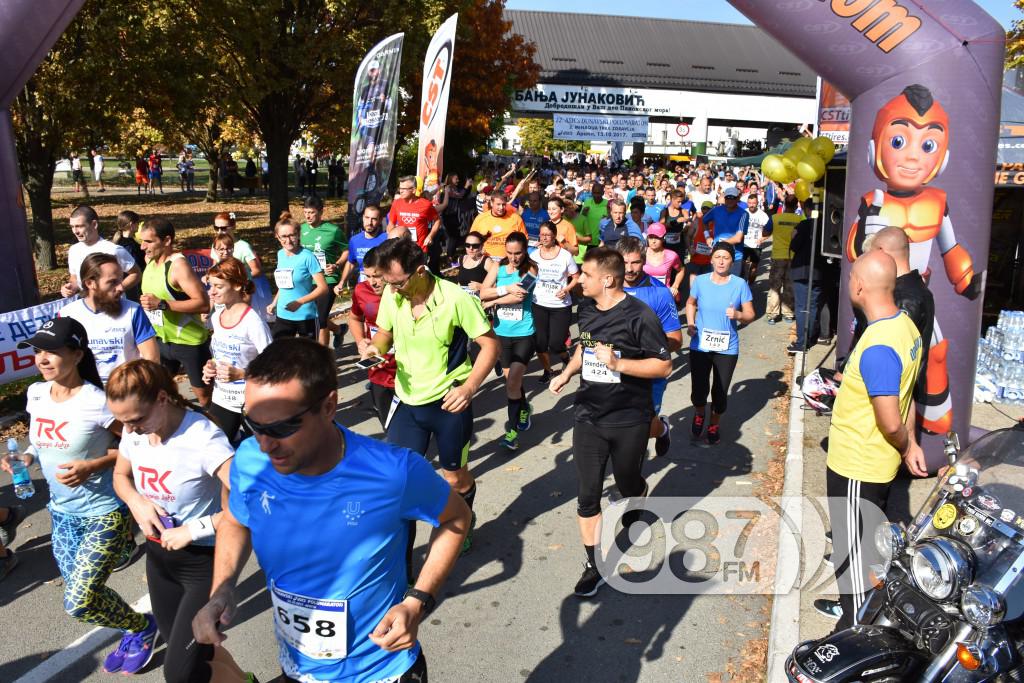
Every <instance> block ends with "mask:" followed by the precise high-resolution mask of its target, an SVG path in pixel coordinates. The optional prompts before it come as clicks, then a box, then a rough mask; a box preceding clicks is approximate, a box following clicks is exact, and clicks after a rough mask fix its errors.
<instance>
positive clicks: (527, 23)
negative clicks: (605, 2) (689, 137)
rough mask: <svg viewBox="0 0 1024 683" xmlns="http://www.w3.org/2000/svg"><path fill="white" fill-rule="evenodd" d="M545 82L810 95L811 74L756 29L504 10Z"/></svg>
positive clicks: (733, 25)
mask: <svg viewBox="0 0 1024 683" xmlns="http://www.w3.org/2000/svg"><path fill="white" fill-rule="evenodd" d="M505 17H506V18H507V19H508V20H510V21H511V22H512V30H513V31H514V32H516V33H518V34H520V35H522V36H523V37H524V38H526V39H527V40H529V41H531V42H533V43H535V44H536V45H537V52H536V54H535V55H534V59H535V60H536V61H537V63H538V64H540V67H541V75H540V80H541V82H543V83H561V84H566V85H591V86H610V87H628V88H654V89H661V90H702V91H710V92H735V93H744V94H752V95H782V96H789V97H814V96H815V78H816V74H815V72H814V71H813V70H811V69H810V68H809V67H808V66H806V65H805V64H804V63H803V62H801V61H800V60H799V59H797V58H796V57H795V56H793V54H792V53H790V52H789V51H788V50H787V49H786V48H784V47H783V46H782V45H781V44H780V43H778V42H777V41H776V40H775V39H774V38H772V37H771V36H769V35H768V34H767V33H765V32H764V31H762V30H761V29H759V28H757V27H756V26H743V25H739V24H719V23H711V22H701V21H676V20H670V19H648V18H643V17H617V16H608V15H597V14H573V13H568V12H534V11H526V10H505Z"/></svg>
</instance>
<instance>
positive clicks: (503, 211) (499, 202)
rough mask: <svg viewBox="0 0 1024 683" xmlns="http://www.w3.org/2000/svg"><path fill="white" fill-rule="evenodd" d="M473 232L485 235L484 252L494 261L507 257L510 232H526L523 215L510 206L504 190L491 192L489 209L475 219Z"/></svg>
mask: <svg viewBox="0 0 1024 683" xmlns="http://www.w3.org/2000/svg"><path fill="white" fill-rule="evenodd" d="M472 231H473V232H477V233H479V234H481V235H483V236H484V252H485V253H486V254H487V256H488V257H490V259H491V260H492V261H500V260H501V259H503V258H504V257H505V237H506V236H507V235H508V234H509V233H510V232H521V233H523V234H524V235H525V234H526V226H525V225H524V224H523V219H522V217H521V216H520V215H519V214H518V213H516V212H515V211H514V210H512V209H510V208H509V207H508V201H507V200H506V198H505V193H504V191H502V190H494V191H493V192H491V201H490V203H489V209H488V210H487V211H484V212H483V213H482V214H480V215H479V216H477V217H476V218H475V219H474V220H473V227H472Z"/></svg>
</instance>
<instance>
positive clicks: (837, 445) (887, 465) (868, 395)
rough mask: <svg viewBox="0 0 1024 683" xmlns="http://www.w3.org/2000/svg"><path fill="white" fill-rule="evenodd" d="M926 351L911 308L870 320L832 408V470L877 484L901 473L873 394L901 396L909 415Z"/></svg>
mask: <svg viewBox="0 0 1024 683" xmlns="http://www.w3.org/2000/svg"><path fill="white" fill-rule="evenodd" d="M921 355H922V354H921V334H920V333H919V332H918V331H917V327H916V326H915V325H914V323H913V321H911V320H910V318H909V317H908V316H907V314H906V313H904V312H902V311H900V312H899V313H897V314H896V315H894V316H891V317H889V318H881V319H880V320H875V321H874V322H872V323H871V324H869V325H868V327H867V329H866V330H865V331H864V336H862V337H861V338H860V340H859V341H858V342H857V346H856V347H855V348H854V349H853V352H852V353H851V354H850V358H849V360H848V361H847V364H846V370H845V371H844V372H843V383H842V384H841V385H840V387H839V393H838V394H837V396H836V402H835V405H834V407H833V409H832V426H831V428H830V429H829V432H828V460H827V461H826V462H827V465H828V468H829V469H830V470H832V471H833V472H835V473H836V474H839V475H841V476H843V477H846V478H847V479H854V480H856V481H864V482H870V483H874V484H885V483H888V482H890V481H892V480H893V479H895V478H896V472H897V470H898V469H899V466H900V454H899V452H897V450H896V449H895V448H893V447H892V445H891V444H890V443H889V442H888V441H886V440H885V436H884V435H883V434H882V432H881V431H879V429H878V425H877V423H876V422H875V412H874V409H873V408H872V406H871V399H872V398H875V397H878V396H898V397H899V403H900V416H901V417H902V418H903V420H906V419H907V415H908V413H909V411H910V409H911V407H912V402H913V390H914V382H915V380H916V379H917V373H918V370H919V368H920V366H921Z"/></svg>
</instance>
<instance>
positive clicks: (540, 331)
mask: <svg viewBox="0 0 1024 683" xmlns="http://www.w3.org/2000/svg"><path fill="white" fill-rule="evenodd" d="M571 322H572V306H565V307H564V308H545V307H544V306H538V305H536V304H534V305H533V328H534V330H535V332H534V338H535V339H536V340H537V353H555V354H561V353H565V340H566V339H568V338H569V324H570V323H571Z"/></svg>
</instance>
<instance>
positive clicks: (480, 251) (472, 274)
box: [452, 231, 498, 297]
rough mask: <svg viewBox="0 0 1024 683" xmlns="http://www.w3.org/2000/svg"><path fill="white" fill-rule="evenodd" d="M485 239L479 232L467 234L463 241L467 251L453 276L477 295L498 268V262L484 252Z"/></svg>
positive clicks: (457, 281)
mask: <svg viewBox="0 0 1024 683" xmlns="http://www.w3.org/2000/svg"><path fill="white" fill-rule="evenodd" d="M484 241H485V238H484V236H483V235H481V234H480V233H478V232H475V231H474V232H471V233H469V234H468V235H466V241H465V242H463V246H464V247H466V253H465V255H464V256H463V257H462V258H461V259H460V260H459V262H458V266H459V270H458V272H457V273H456V274H455V276H454V277H453V278H452V280H454V281H455V283H456V284H458V285H459V287H462V289H464V290H465V291H467V292H469V293H470V294H472V295H473V296H476V297H479V296H480V287H481V286H482V285H483V283H484V280H486V279H487V276H488V275H490V274H491V273H492V272H494V271H496V270H497V269H498V264H496V263H495V262H494V261H492V260H491V259H489V258H487V254H485V253H484Z"/></svg>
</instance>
